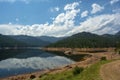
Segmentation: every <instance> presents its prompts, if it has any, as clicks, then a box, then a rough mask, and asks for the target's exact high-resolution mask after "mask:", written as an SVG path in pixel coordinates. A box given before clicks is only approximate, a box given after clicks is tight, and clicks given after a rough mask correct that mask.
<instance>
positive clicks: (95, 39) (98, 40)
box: [47, 32, 116, 48]
mask: <svg viewBox="0 0 120 80" xmlns="http://www.w3.org/2000/svg"><path fill="white" fill-rule="evenodd" d="M115 45H116V41H115V40H114V37H106V36H103V35H97V34H92V33H89V32H82V33H78V34H74V35H72V36H70V37H67V38H65V39H63V40H60V41H58V42H56V43H53V44H51V45H49V46H47V47H71V48H96V47H114V46H115Z"/></svg>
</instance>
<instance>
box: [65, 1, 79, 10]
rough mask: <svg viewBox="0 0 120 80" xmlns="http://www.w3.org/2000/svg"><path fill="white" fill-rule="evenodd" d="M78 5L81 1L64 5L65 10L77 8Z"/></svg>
mask: <svg viewBox="0 0 120 80" xmlns="http://www.w3.org/2000/svg"><path fill="white" fill-rule="evenodd" d="M78 5H79V2H74V3H72V4H67V5H66V6H65V7H64V10H73V9H75V8H76V7H77V6H78Z"/></svg>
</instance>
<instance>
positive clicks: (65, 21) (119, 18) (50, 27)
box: [0, 2, 120, 37]
mask: <svg viewBox="0 0 120 80" xmlns="http://www.w3.org/2000/svg"><path fill="white" fill-rule="evenodd" d="M75 4H76V5H77V6H79V3H76V2H75V3H73V4H68V5H69V7H67V8H65V7H66V6H68V5H66V6H65V7H64V10H65V12H64V13H60V14H59V15H58V16H57V17H55V18H54V20H53V22H52V23H51V24H49V23H45V24H33V25H17V24H1V25H0V33H2V34H7V35H20V34H23V35H32V36H42V35H47V36H58V37H59V36H69V35H72V34H75V33H78V32H82V31H87V32H93V33H97V34H104V33H111V34H113V33H115V32H117V31H119V30H120V13H115V14H104V15H98V16H94V17H89V18H88V19H87V20H85V21H83V22H81V23H80V25H77V26H76V25H75V18H76V16H77V15H78V13H79V12H80V9H77V6H76V5H75ZM70 5H71V7H70ZM73 6H74V7H73ZM70 8H71V9H70Z"/></svg>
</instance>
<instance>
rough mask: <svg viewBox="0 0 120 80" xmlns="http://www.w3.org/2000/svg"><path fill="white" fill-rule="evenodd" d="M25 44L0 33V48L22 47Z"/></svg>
mask: <svg viewBox="0 0 120 80" xmlns="http://www.w3.org/2000/svg"><path fill="white" fill-rule="evenodd" d="M23 46H27V44H26V43H23V42H20V41H17V40H15V39H13V38H11V37H10V36H5V35H1V34H0V48H2V47H23Z"/></svg>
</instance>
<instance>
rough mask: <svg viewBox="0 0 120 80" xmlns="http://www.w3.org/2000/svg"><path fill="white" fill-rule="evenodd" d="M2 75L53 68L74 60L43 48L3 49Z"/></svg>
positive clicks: (0, 56) (0, 67) (0, 53)
mask: <svg viewBox="0 0 120 80" xmlns="http://www.w3.org/2000/svg"><path fill="white" fill-rule="evenodd" d="M0 60H1V61H0V77H6V76H11V75H16V74H21V73H28V72H32V71H36V70H43V69H51V68H55V67H58V66H63V65H66V64H70V63H73V62H74V61H72V60H70V59H68V58H66V57H61V56H57V55H55V54H50V53H48V52H44V51H41V50H12V51H11V50H7V51H4V50H1V51H0Z"/></svg>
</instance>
